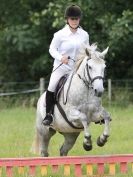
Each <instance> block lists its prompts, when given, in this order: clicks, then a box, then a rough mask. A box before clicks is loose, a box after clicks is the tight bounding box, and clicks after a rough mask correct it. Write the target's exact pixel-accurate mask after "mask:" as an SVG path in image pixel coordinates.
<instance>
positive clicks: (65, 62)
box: [61, 55, 69, 64]
mask: <svg viewBox="0 0 133 177" xmlns="http://www.w3.org/2000/svg"><path fill="white" fill-rule="evenodd" d="M68 58H69V57H68V56H67V55H63V56H62V58H61V62H62V63H63V64H68V61H69V60H68Z"/></svg>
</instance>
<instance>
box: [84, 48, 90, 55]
mask: <svg viewBox="0 0 133 177" xmlns="http://www.w3.org/2000/svg"><path fill="white" fill-rule="evenodd" d="M85 53H86V55H87V56H89V55H90V54H89V51H88V50H87V48H86V49H85Z"/></svg>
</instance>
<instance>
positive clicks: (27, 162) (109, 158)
mask: <svg viewBox="0 0 133 177" xmlns="http://www.w3.org/2000/svg"><path fill="white" fill-rule="evenodd" d="M83 165H84V166H85V169H86V172H83V169H82V166H83ZM117 165H119V171H118V169H117V171H116V166H117ZM49 166H51V169H52V172H51V173H52V174H55V173H57V174H58V172H59V167H60V166H63V176H71V167H72V166H74V176H76V177H81V176H89V177H91V176H93V177H94V176H97V177H99V176H107V175H111V176H115V175H116V174H117V173H122V174H126V173H130V174H133V154H122V155H106V156H105V155H104V156H67V157H32V158H0V177H2V175H3V171H5V173H6V176H7V177H13V176H14V174H13V172H14V168H15V169H17V173H18V174H19V175H24V174H25V168H26V167H28V175H29V176H36V168H37V167H39V169H40V171H39V172H38V173H39V174H40V176H47V175H48V168H49ZM94 166H96V169H95V172H94ZM105 166H106V167H107V166H108V170H106V172H105ZM107 171H108V172H107Z"/></svg>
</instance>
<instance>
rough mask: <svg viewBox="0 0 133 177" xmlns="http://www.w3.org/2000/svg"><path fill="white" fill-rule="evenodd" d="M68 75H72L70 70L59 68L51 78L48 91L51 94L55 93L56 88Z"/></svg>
mask: <svg viewBox="0 0 133 177" xmlns="http://www.w3.org/2000/svg"><path fill="white" fill-rule="evenodd" d="M54 69H55V68H54ZM54 69H53V71H54ZM68 73H70V70H65V69H63V68H61V67H59V68H57V69H56V70H55V71H54V72H52V74H51V77H50V81H49V86H48V90H49V91H50V92H55V89H56V86H57V84H58V82H59V80H60V78H61V77H62V76H64V75H65V74H68Z"/></svg>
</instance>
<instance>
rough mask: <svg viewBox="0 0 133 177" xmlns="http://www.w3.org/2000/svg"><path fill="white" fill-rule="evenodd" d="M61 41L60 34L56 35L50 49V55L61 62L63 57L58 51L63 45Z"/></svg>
mask: <svg viewBox="0 0 133 177" xmlns="http://www.w3.org/2000/svg"><path fill="white" fill-rule="evenodd" d="M60 39H61V37H60V36H59V33H58V32H57V33H55V34H54V37H53V39H52V42H51V44H50V47H49V53H50V55H51V56H52V57H53V58H55V59H57V60H60V61H61V58H62V55H61V54H60V53H59V51H58V49H59V46H60V44H61V40H60Z"/></svg>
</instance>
